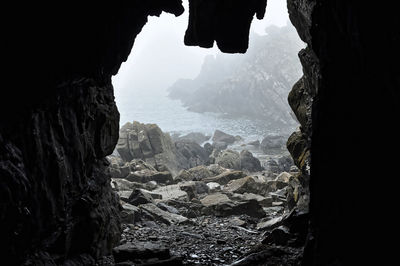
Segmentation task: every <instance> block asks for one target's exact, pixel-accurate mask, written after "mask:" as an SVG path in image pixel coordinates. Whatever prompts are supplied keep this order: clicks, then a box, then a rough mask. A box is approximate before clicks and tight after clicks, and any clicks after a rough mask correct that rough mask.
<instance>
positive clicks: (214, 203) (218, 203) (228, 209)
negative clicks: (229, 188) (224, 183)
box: [200, 193, 265, 218]
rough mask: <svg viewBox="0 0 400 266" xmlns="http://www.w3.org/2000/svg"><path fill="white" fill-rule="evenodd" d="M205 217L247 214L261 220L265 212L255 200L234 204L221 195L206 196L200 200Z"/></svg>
mask: <svg viewBox="0 0 400 266" xmlns="http://www.w3.org/2000/svg"><path fill="white" fill-rule="evenodd" d="M200 202H201V203H202V204H203V206H204V208H203V209H202V212H203V213H204V214H206V215H215V216H229V215H241V214H247V215H249V216H251V217H256V218H262V217H264V216H265V212H264V211H263V209H262V206H261V205H260V204H259V203H258V201H257V200H249V201H239V202H234V201H232V200H230V199H229V197H228V196H226V195H225V194H222V193H215V194H211V195H208V196H206V197H204V198H203V199H201V200H200Z"/></svg>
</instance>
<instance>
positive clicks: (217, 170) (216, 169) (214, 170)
mask: <svg viewBox="0 0 400 266" xmlns="http://www.w3.org/2000/svg"><path fill="white" fill-rule="evenodd" d="M207 169H208V170H210V171H211V172H212V173H213V175H214V176H215V175H220V174H222V173H223V172H225V171H226V170H227V169H226V168H224V167H222V166H220V165H218V164H210V165H208V166H207Z"/></svg>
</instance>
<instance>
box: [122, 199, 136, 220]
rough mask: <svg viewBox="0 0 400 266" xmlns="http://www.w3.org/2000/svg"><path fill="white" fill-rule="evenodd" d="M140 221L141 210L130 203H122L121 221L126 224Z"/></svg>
mask: <svg viewBox="0 0 400 266" xmlns="http://www.w3.org/2000/svg"><path fill="white" fill-rule="evenodd" d="M139 219H140V209H139V208H138V207H136V206H133V205H131V204H129V203H125V202H124V203H122V210H121V221H122V222H123V223H126V224H133V223H135V222H137V221H139Z"/></svg>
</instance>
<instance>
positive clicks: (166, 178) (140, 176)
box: [126, 169, 173, 184]
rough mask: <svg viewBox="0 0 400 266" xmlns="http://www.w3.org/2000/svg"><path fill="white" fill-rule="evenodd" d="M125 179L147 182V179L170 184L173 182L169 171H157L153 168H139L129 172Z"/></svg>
mask: <svg viewBox="0 0 400 266" xmlns="http://www.w3.org/2000/svg"><path fill="white" fill-rule="evenodd" d="M126 179H127V180H129V181H131V182H139V183H147V182H149V181H156V182H157V183H162V184H170V183H172V182H173V178H172V175H171V173H170V172H167V171H164V172H158V171H154V170H149V169H145V170H140V171H135V172H131V173H130V174H129V175H128V176H127V177H126Z"/></svg>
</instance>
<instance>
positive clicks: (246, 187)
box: [223, 176, 260, 194]
mask: <svg viewBox="0 0 400 266" xmlns="http://www.w3.org/2000/svg"><path fill="white" fill-rule="evenodd" d="M223 190H224V191H227V192H231V193H240V194H243V193H246V192H248V193H255V194H258V192H259V191H260V189H259V183H257V182H256V181H255V180H254V178H253V177H251V176H246V177H243V178H239V179H236V180H232V181H230V182H229V183H228V184H227V185H226V186H225V187H224V189H223Z"/></svg>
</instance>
